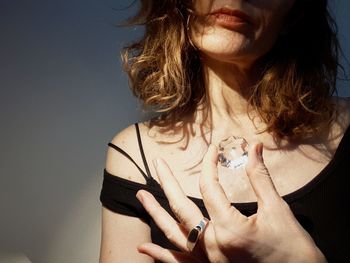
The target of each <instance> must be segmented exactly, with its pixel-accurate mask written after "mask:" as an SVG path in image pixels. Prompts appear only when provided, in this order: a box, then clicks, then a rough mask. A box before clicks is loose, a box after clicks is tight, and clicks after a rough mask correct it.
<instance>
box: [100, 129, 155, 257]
mask: <svg viewBox="0 0 350 263" xmlns="http://www.w3.org/2000/svg"><path fill="white" fill-rule="evenodd" d="M112 143H113V144H115V145H117V146H119V147H120V148H122V149H123V150H125V151H126V152H127V153H128V154H129V155H130V156H131V157H132V158H133V159H134V160H135V161H136V163H138V164H140V162H142V161H141V157H140V156H139V155H140V152H139V148H138V144H137V137H136V132H135V127H134V126H130V127H128V128H126V129H125V130H123V131H122V132H120V133H119V134H117V136H115V137H114V139H113V140H112ZM141 167H142V166H141ZM106 170H107V171H108V172H109V173H110V174H113V175H116V176H118V177H122V178H124V179H127V180H131V181H135V182H138V183H145V179H144V178H143V177H142V175H141V174H140V171H139V170H138V169H137V168H136V166H135V165H134V164H133V163H132V162H131V161H129V160H128V159H127V158H126V157H125V156H123V155H122V154H120V153H119V152H117V151H115V150H114V149H112V148H109V149H108V152H107V161H106ZM145 242H151V233H150V227H149V226H148V225H147V224H146V223H145V222H144V221H142V220H141V219H140V218H138V217H132V216H126V215H122V214H119V213H116V212H113V211H111V210H109V209H107V208H105V207H102V233H101V248H100V263H112V262H113V263H118V262H135V263H137V262H140V263H141V262H142V263H144V262H145V263H147V262H154V261H153V259H151V258H150V257H148V256H146V255H143V254H140V253H138V251H137V246H138V245H140V244H142V243H145Z"/></svg>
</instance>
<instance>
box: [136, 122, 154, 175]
mask: <svg viewBox="0 0 350 263" xmlns="http://www.w3.org/2000/svg"><path fill="white" fill-rule="evenodd" d="M135 127H136V134H137V141H138V143H139V148H140V152H141V156H142V160H143V165H144V166H145V169H146V173H147V175H148V177H149V179H153V177H152V175H151V171H150V170H149V167H148V164H147V160H146V156H145V152H144V150H143V146H142V141H141V135H140V128H139V124H138V123H135ZM153 180H154V179H153Z"/></svg>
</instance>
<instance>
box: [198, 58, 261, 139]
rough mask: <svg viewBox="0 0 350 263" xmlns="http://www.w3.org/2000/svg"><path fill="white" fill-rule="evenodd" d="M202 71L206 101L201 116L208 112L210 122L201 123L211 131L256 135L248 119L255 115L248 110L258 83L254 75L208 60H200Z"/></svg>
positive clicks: (256, 75) (234, 66)
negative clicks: (250, 98) (250, 99)
mask: <svg viewBox="0 0 350 263" xmlns="http://www.w3.org/2000/svg"><path fill="white" fill-rule="evenodd" d="M203 69H204V70H203V72H204V81H205V86H206V92H207V96H208V100H207V105H205V107H204V111H202V112H205V111H209V115H208V117H209V118H207V119H206V120H203V119H201V123H202V124H204V125H205V126H206V127H209V128H210V129H211V130H212V131H214V130H219V131H221V132H223V133H226V132H229V131H232V130H236V131H237V133H247V132H248V131H249V132H254V133H255V131H256V130H257V127H255V125H254V123H253V122H252V120H251V117H256V116H257V114H254V112H253V111H252V109H250V108H249V107H248V106H249V105H248V99H249V97H250V95H251V93H252V90H253V86H254V85H255V83H256V81H257V79H258V74H257V73H256V71H255V70H254V69H252V67H249V68H243V67H237V66H236V65H234V64H232V63H222V62H217V61H213V60H209V59H206V60H203ZM248 111H250V112H248ZM198 117H199V118H201V117H202V116H201V114H198ZM255 124H256V123H255ZM238 136H239V134H238Z"/></svg>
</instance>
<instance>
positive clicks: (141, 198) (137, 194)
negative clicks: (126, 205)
mask: <svg viewBox="0 0 350 263" xmlns="http://www.w3.org/2000/svg"><path fill="white" fill-rule="evenodd" d="M136 198H137V200H139V201H140V202H141V203H142V202H143V196H142V192H141V191H138V192H137V193H136Z"/></svg>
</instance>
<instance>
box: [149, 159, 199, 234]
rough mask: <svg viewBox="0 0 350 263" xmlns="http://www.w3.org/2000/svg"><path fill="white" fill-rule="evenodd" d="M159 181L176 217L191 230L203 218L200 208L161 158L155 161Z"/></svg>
mask: <svg viewBox="0 0 350 263" xmlns="http://www.w3.org/2000/svg"><path fill="white" fill-rule="evenodd" d="M154 164H155V168H156V171H157V175H158V178H159V181H160V183H161V185H162V188H163V190H164V193H165V195H166V197H167V199H168V201H169V205H170V208H171V210H172V211H173V213H174V214H175V216H176V218H177V219H178V220H179V221H180V223H181V224H182V225H183V226H184V227H185V228H186V229H187V230H188V231H189V230H190V229H192V228H193V227H194V226H195V225H196V224H197V223H198V222H199V221H200V220H201V219H202V218H203V214H202V212H201V211H200V209H199V208H198V207H197V206H196V205H195V204H194V203H193V202H192V201H191V200H190V199H189V198H188V197H187V196H186V195H185V193H184V192H183V190H182V188H181V186H180V185H179V183H178V181H177V180H176V178H175V177H174V176H173V174H172V172H171V170H170V168H169V167H168V165H167V164H166V162H165V161H164V160H162V159H160V158H158V159H156V160H155V161H154Z"/></svg>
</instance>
